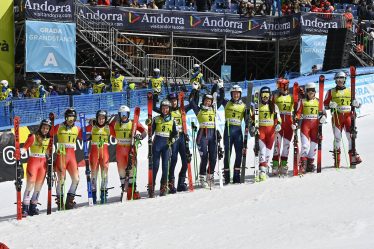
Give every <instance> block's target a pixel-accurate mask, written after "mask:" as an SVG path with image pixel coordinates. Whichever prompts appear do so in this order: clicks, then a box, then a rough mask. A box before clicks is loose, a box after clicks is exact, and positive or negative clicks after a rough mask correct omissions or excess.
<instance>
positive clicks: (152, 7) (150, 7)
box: [147, 0, 158, 10]
mask: <svg viewBox="0 0 374 249" xmlns="http://www.w3.org/2000/svg"><path fill="white" fill-rule="evenodd" d="M147 7H148V9H154V10H158V7H157V5H156V3H155V1H154V0H151V1H150V2H149V3H148V6H147Z"/></svg>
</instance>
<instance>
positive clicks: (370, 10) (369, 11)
mask: <svg viewBox="0 0 374 249" xmlns="http://www.w3.org/2000/svg"><path fill="white" fill-rule="evenodd" d="M366 20H369V21H372V20H374V11H373V6H372V5H368V6H367V11H366Z"/></svg>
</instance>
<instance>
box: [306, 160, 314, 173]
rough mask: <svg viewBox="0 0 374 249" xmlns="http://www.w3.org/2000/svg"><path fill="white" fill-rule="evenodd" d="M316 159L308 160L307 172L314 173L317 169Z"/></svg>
mask: <svg viewBox="0 0 374 249" xmlns="http://www.w3.org/2000/svg"><path fill="white" fill-rule="evenodd" d="M313 162H314V159H313V158H308V160H307V162H306V172H314V171H315V169H316V166H315V165H314V163H313Z"/></svg>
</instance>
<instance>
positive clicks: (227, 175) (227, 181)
mask: <svg viewBox="0 0 374 249" xmlns="http://www.w3.org/2000/svg"><path fill="white" fill-rule="evenodd" d="M223 178H224V180H225V182H224V184H225V185H227V184H230V170H229V169H227V170H226V169H225V170H224V171H223Z"/></svg>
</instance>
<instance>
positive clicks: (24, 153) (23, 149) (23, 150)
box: [20, 148, 27, 156]
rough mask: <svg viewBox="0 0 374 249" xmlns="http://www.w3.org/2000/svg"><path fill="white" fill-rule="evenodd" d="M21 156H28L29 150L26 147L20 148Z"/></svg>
mask: <svg viewBox="0 0 374 249" xmlns="http://www.w3.org/2000/svg"><path fill="white" fill-rule="evenodd" d="M20 152H21V156H27V150H26V149H25V148H21V149H20Z"/></svg>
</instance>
